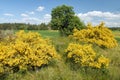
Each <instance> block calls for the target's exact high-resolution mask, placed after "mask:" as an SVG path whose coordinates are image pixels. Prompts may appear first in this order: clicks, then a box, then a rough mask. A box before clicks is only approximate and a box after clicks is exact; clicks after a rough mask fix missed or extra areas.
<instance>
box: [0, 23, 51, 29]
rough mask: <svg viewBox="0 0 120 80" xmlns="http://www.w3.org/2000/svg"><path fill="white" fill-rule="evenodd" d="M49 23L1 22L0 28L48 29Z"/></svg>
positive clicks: (49, 27)
mask: <svg viewBox="0 0 120 80" xmlns="http://www.w3.org/2000/svg"><path fill="white" fill-rule="evenodd" d="M49 29H51V26H50V23H48V24H45V23H41V24H29V23H28V24H26V23H1V24H0V30H49Z"/></svg>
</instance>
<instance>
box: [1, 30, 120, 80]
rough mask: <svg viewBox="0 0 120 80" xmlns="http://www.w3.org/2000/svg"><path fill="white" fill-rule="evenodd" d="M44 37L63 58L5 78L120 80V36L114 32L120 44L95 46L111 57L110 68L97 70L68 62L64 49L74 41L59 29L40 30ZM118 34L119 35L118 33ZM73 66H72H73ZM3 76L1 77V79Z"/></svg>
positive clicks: (23, 79) (96, 49)
mask: <svg viewBox="0 0 120 80" xmlns="http://www.w3.org/2000/svg"><path fill="white" fill-rule="evenodd" d="M38 32H39V33H40V34H41V35H42V36H43V37H45V38H46V37H49V38H50V39H51V40H52V43H53V45H54V46H55V48H56V50H57V53H58V54H60V56H61V59H59V60H57V61H53V62H52V63H50V65H49V66H46V67H44V68H41V69H40V70H37V71H27V72H17V73H13V74H9V75H7V76H6V78H4V79H3V80H120V36H119V35H118V34H119V32H113V33H114V34H115V36H116V37H115V38H116V39H117V41H118V44H119V45H118V46H117V47H115V48H112V49H102V48H100V47H98V46H96V45H94V46H93V48H94V50H95V51H96V53H97V54H102V55H104V56H106V57H108V58H109V59H110V61H111V62H110V65H109V67H108V70H107V71H106V72H105V71H104V70H95V69H90V68H88V69H84V68H79V67H77V66H76V65H74V64H71V63H68V62H66V57H65V53H64V50H65V49H66V48H67V46H68V44H69V43H70V42H72V41H71V40H70V39H69V38H66V37H60V36H59V33H58V32H57V31H55V32H54V31H38ZM116 34H117V35H116ZM71 66H72V67H71ZM1 79H2V78H0V80H1Z"/></svg>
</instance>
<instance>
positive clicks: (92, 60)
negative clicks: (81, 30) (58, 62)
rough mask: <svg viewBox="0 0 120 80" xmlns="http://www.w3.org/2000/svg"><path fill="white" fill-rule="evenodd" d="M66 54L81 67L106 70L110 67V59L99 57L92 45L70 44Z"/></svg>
mask: <svg viewBox="0 0 120 80" xmlns="http://www.w3.org/2000/svg"><path fill="white" fill-rule="evenodd" d="M65 52H66V53H67V58H69V59H71V60H73V61H74V62H75V63H78V64H79V65H80V66H87V67H94V68H106V67H107V66H108V65H109V59H108V58H105V57H104V56H100V57H98V56H97V55H96V53H95V52H94V50H93V49H92V47H91V45H80V44H75V43H70V44H69V46H68V48H67V49H66V50H65Z"/></svg>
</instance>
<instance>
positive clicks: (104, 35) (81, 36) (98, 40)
mask: <svg viewBox="0 0 120 80" xmlns="http://www.w3.org/2000/svg"><path fill="white" fill-rule="evenodd" d="M71 37H72V38H74V39H76V40H78V41H84V42H88V43H95V44H97V45H99V46H100V47H106V48H113V47H116V46H117V42H116V40H115V39H114V35H113V34H112V32H111V31H110V30H109V29H108V28H107V27H105V25H104V23H103V22H102V23H100V24H99V25H97V26H93V25H91V24H88V25H87V28H86V29H83V30H80V31H79V30H77V29H74V32H73V35H71Z"/></svg>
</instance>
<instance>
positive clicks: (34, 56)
mask: <svg viewBox="0 0 120 80" xmlns="http://www.w3.org/2000/svg"><path fill="white" fill-rule="evenodd" d="M15 35H16V38H15V39H14V41H11V42H9V43H6V42H0V72H4V71H6V69H7V68H10V69H16V68H17V69H18V70H27V69H32V68H33V67H34V68H35V67H41V66H43V65H46V64H48V63H49V61H50V60H51V59H55V58H57V56H58V55H57V54H56V50H55V48H54V47H53V46H52V45H51V44H50V43H49V40H45V39H42V38H41V36H40V35H39V33H35V32H28V33H25V32H24V31H19V32H17V33H16V34H15Z"/></svg>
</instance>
